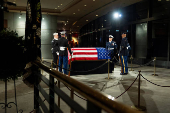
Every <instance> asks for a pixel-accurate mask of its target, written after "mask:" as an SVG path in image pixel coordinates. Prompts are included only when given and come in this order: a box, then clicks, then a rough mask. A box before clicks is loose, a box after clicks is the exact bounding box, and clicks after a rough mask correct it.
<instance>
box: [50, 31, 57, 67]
mask: <svg viewBox="0 0 170 113" xmlns="http://www.w3.org/2000/svg"><path fill="white" fill-rule="evenodd" d="M53 36H54V39H53V40H52V41H51V44H52V48H51V50H52V54H53V68H54V69H56V66H57V60H58V55H59V46H58V33H53Z"/></svg>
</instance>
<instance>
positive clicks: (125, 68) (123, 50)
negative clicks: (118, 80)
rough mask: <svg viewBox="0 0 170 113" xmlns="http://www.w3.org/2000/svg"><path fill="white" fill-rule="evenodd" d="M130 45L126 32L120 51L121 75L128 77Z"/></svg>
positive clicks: (123, 35) (123, 34)
mask: <svg viewBox="0 0 170 113" xmlns="http://www.w3.org/2000/svg"><path fill="white" fill-rule="evenodd" d="M129 47H130V45H129V44H128V40H127V38H126V32H123V33H122V41H121V44H120V50H119V58H120V61H121V73H120V75H126V74H128V65H127V58H128V54H129V51H128V49H129Z"/></svg>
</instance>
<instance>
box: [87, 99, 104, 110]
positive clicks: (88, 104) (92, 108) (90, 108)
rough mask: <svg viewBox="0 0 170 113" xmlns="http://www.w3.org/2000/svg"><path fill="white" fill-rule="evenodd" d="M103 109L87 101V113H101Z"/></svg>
mask: <svg viewBox="0 0 170 113" xmlns="http://www.w3.org/2000/svg"><path fill="white" fill-rule="evenodd" d="M101 111H102V110H101V108H100V107H98V106H96V105H95V104H93V103H92V102H90V101H87V113H101Z"/></svg>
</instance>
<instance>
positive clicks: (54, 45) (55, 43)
mask: <svg viewBox="0 0 170 113" xmlns="http://www.w3.org/2000/svg"><path fill="white" fill-rule="evenodd" d="M51 44H52V49H51V50H52V53H56V52H58V51H59V46H58V40H57V39H53V40H52V41H51Z"/></svg>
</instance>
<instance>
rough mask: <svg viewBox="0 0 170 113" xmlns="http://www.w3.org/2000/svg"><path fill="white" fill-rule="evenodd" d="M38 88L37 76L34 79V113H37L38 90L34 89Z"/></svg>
mask: <svg viewBox="0 0 170 113" xmlns="http://www.w3.org/2000/svg"><path fill="white" fill-rule="evenodd" d="M36 86H38V76H36V77H35V84H34V109H35V111H36V113H39V102H38V100H39V98H40V97H39V90H38V88H37V87H36Z"/></svg>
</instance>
